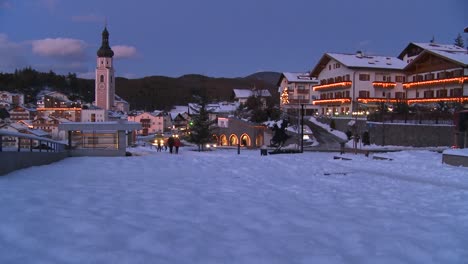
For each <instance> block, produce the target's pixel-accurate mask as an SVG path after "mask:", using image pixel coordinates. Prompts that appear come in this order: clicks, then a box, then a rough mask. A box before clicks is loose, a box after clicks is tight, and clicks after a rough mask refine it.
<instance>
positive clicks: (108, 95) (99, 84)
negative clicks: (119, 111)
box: [95, 27, 115, 110]
mask: <svg viewBox="0 0 468 264" xmlns="http://www.w3.org/2000/svg"><path fill="white" fill-rule="evenodd" d="M113 56H114V52H113V51H112V49H111V47H110V46H109V32H108V31H107V27H105V28H104V31H102V44H101V47H100V48H99V50H98V51H97V66H96V87H95V92H96V95H95V100H96V101H95V102H96V106H97V107H99V108H102V109H105V110H114V99H115V75H114V66H113V59H112V57H113Z"/></svg>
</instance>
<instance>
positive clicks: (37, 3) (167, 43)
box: [0, 0, 468, 78]
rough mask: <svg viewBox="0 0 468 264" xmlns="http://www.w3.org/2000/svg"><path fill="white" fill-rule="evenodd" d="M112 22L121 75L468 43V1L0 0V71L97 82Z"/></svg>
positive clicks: (287, 67)
mask: <svg viewBox="0 0 468 264" xmlns="http://www.w3.org/2000/svg"><path fill="white" fill-rule="evenodd" d="M106 21H107V28H108V30H109V33H110V45H111V47H112V49H113V50H114V52H115V54H116V55H115V56H114V58H115V62H114V65H115V70H116V74H117V75H118V76H124V77H128V78H137V77H143V76H150V75H164V76H170V77H178V76H181V75H184V74H191V73H196V74H203V75H207V76H212V77H243V76H246V75H249V74H252V73H255V72H258V71H278V72H284V71H310V70H311V69H312V68H313V67H314V66H315V64H316V63H317V62H318V60H319V59H320V57H321V56H322V55H323V53H325V52H344V53H354V52H356V51H357V50H362V51H364V52H365V53H367V54H374V55H386V56H397V55H398V54H399V53H400V52H401V51H402V49H403V48H405V47H406V45H407V44H408V43H409V42H429V41H430V40H431V39H432V37H434V38H435V41H436V42H438V43H447V44H453V42H454V39H455V37H456V36H457V35H458V33H461V34H462V36H463V39H464V41H465V46H466V45H467V44H468V33H463V29H464V28H465V27H467V26H468V1H467V0H444V1H441V0H438V1H435V0H383V1H378V0H353V1H346V0H342V1H340V0H326V1H312V0H289V1H284V0H283V1H280V0H235V1H222V0H199V1H193V0H135V1H116V0H93V1H90V0H81V1H71V0H0V72H13V71H14V70H15V69H16V68H24V67H27V66H31V67H32V68H34V69H37V70H39V71H49V70H53V71H55V72H57V73H67V72H74V73H76V74H77V75H78V76H80V77H87V78H94V69H95V64H96V51H97V49H98V48H99V46H100V43H101V32H102V30H103V28H104V25H105V23H106Z"/></svg>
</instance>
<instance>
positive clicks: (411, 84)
mask: <svg viewBox="0 0 468 264" xmlns="http://www.w3.org/2000/svg"><path fill="white" fill-rule="evenodd" d="M464 82H468V77H466V76H465V77H457V78H449V79H440V80H430V81H420V82H408V83H403V88H405V89H411V88H416V87H420V86H428V85H439V84H462V83H464Z"/></svg>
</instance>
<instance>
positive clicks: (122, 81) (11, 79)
mask: <svg viewBox="0 0 468 264" xmlns="http://www.w3.org/2000/svg"><path fill="white" fill-rule="evenodd" d="M279 77H280V73H276V72H261V73H256V74H252V75H249V76H247V77H245V78H211V77H207V76H203V75H193V74H192V75H183V76H181V77H178V78H170V77H164V76H151V77H144V78H140V79H126V78H121V77H118V78H116V93H117V94H118V95H119V96H121V97H122V98H123V99H125V100H126V101H128V102H129V103H130V107H131V109H143V110H154V109H168V108H170V107H171V106H173V105H181V104H187V103H188V102H191V101H192V100H193V99H192V96H193V95H203V96H206V97H208V98H209V99H210V100H213V101H214V100H220V101H224V100H231V99H232V96H233V94H232V89H236V88H237V89H239V88H253V87H256V88H257V89H268V90H269V91H270V93H271V94H272V95H273V97H274V98H276V97H277V96H276V95H277V87H276V82H277V80H278V79H279ZM45 87H50V88H51V89H52V90H56V91H60V92H64V93H66V94H69V95H70V97H71V99H78V98H79V99H82V100H83V101H85V102H92V101H93V100H94V80H87V79H80V78H77V77H76V74H73V73H69V74H68V75H57V74H55V73H54V72H52V71H51V72H48V73H42V72H38V71H36V70H34V69H31V68H26V69H22V70H17V71H16V72H15V73H0V90H6V91H10V92H21V93H24V94H25V95H26V98H25V100H26V102H33V101H34V100H35V96H36V95H37V93H38V92H39V91H41V90H42V89H44V88H45ZM278 100H279V99H278Z"/></svg>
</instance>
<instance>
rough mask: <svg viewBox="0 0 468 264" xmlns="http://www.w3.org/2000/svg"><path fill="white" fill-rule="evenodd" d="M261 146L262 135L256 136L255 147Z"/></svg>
mask: <svg viewBox="0 0 468 264" xmlns="http://www.w3.org/2000/svg"><path fill="white" fill-rule="evenodd" d="M262 145H263V135H262V134H258V135H257V138H256V139H255V146H257V147H261V146H262Z"/></svg>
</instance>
